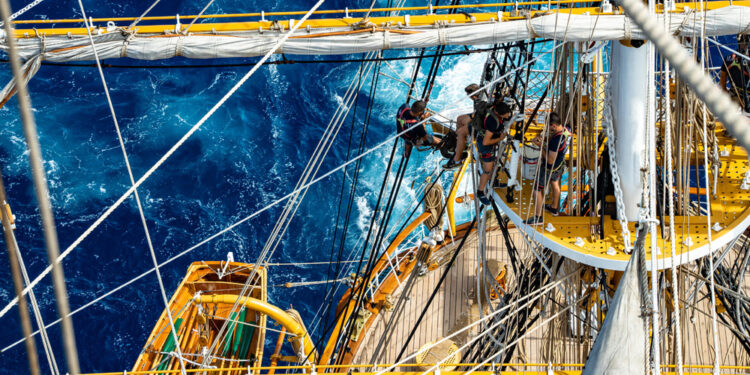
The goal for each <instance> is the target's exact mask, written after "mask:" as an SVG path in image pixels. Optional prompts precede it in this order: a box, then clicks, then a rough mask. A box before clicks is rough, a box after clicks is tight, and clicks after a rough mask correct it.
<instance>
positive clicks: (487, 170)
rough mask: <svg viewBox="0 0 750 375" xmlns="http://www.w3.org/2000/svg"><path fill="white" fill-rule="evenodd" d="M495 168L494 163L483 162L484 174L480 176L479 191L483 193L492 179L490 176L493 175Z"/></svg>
mask: <svg viewBox="0 0 750 375" xmlns="http://www.w3.org/2000/svg"><path fill="white" fill-rule="evenodd" d="M494 167H495V163H493V162H485V161H483V162H482V169H484V173H483V174H482V175H481V176H479V189H478V191H480V192H483V191H484V188H485V187H486V186H487V181H489V179H490V175H491V174H492V170H493V169H494Z"/></svg>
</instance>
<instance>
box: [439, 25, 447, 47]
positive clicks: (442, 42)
mask: <svg viewBox="0 0 750 375" xmlns="http://www.w3.org/2000/svg"><path fill="white" fill-rule="evenodd" d="M446 40H447V38H446V35H445V28H442V27H438V41H439V42H440V45H441V46H444V45H446Z"/></svg>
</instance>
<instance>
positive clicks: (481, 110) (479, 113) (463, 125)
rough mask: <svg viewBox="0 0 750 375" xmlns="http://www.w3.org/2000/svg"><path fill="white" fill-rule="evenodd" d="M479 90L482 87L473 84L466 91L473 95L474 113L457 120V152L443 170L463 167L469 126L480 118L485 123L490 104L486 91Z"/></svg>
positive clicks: (444, 165)
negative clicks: (462, 162)
mask: <svg viewBox="0 0 750 375" xmlns="http://www.w3.org/2000/svg"><path fill="white" fill-rule="evenodd" d="M479 89H480V87H479V85H477V84H476V83H472V84H470V85H468V86H466V88H465V89H464V91H466V95H471V96H470V98H471V100H472V101H474V112H472V113H467V114H463V115H461V116H458V118H457V119H456V151H455V152H454V153H453V157H452V158H451V159H448V161H447V162H446V163H445V164H443V169H453V168H456V167H458V166H459V165H461V161H462V160H463V159H464V150H465V149H466V139H467V138H468V136H469V124H470V123H472V122H474V121H477V122H479V121H478V120H480V118H481V120H482V121H483V120H484V116H486V114H487V110H488V109H489V108H490V103H487V101H486V99H485V93H484V91H479ZM472 94H473V95H472Z"/></svg>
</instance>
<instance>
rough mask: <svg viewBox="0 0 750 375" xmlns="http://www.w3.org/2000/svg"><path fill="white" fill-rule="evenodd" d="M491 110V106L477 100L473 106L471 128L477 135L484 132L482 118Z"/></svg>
mask: <svg viewBox="0 0 750 375" xmlns="http://www.w3.org/2000/svg"><path fill="white" fill-rule="evenodd" d="M491 110H492V104H490V103H488V102H485V101H484V100H479V101H477V102H476V103H475V104H474V117H472V118H471V127H472V128H474V131H475V132H476V133H477V134H481V133H482V132H484V118H485V117H487V114H488V113H490V111H491Z"/></svg>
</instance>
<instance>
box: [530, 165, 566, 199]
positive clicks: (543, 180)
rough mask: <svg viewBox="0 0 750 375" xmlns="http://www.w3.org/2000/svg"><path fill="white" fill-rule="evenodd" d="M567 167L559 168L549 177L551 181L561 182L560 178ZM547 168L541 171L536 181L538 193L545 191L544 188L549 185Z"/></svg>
mask: <svg viewBox="0 0 750 375" xmlns="http://www.w3.org/2000/svg"><path fill="white" fill-rule="evenodd" d="M539 166H543V164H540V165H539ZM564 169H565V167H563V166H562V165H561V166H560V167H558V168H557V169H556V170H555V171H554V172H552V174H551V175H550V176H549V181H550V182H554V181H560V177H562V174H563V170H564ZM547 172H548V170H547V168H542V169H540V170H539V176H538V177H537V179H536V182H535V183H534V188H535V189H536V190H537V191H542V192H543V191H544V187H545V186H546V185H547Z"/></svg>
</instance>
